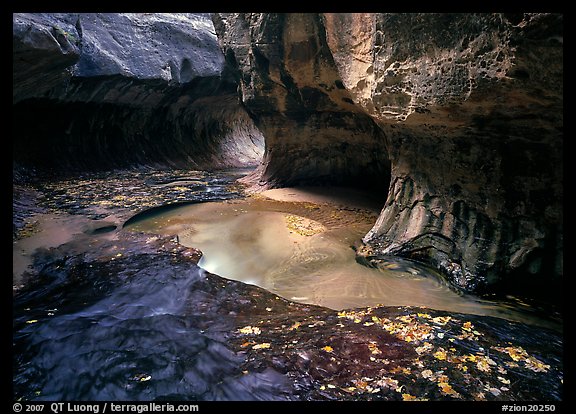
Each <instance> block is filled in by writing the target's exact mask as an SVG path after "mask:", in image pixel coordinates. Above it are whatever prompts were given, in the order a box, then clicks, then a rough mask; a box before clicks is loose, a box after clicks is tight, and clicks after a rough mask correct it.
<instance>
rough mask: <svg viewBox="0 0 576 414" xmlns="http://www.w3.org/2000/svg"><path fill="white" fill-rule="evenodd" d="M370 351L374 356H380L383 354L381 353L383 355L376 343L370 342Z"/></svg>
mask: <svg viewBox="0 0 576 414" xmlns="http://www.w3.org/2000/svg"><path fill="white" fill-rule="evenodd" d="M368 349H369V350H370V352H372V354H374V355H378V354H381V353H382V351H380V349H378V346H377V345H376V343H374V342H370V343H369V344H368Z"/></svg>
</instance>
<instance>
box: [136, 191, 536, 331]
mask: <svg viewBox="0 0 576 414" xmlns="http://www.w3.org/2000/svg"><path fill="white" fill-rule="evenodd" d="M285 207H286V211H285V212H282V211H270V210H278V208H277V207H275V208H270V209H269V208H268V207H267V204H266V203H265V202H258V203H250V202H239V201H235V202H221V203H202V204H194V205H188V206H182V207H179V208H177V209H173V210H170V211H168V212H164V213H158V214H155V215H153V216H150V217H148V218H145V219H142V220H136V221H135V222H133V223H131V224H130V225H128V226H127V228H128V229H130V230H134V231H144V232H152V233H161V234H173V235H178V237H179V242H180V243H182V244H184V245H186V246H189V247H196V248H199V249H200V250H201V251H202V252H203V253H204V256H203V258H202V259H201V261H200V263H199V265H200V266H201V267H202V268H204V269H206V270H208V271H210V272H212V273H216V274H218V275H220V276H223V277H226V278H230V279H234V280H240V281H243V282H245V283H251V284H254V285H257V286H260V287H263V288H265V289H267V290H269V291H271V292H274V293H276V294H278V295H280V296H282V297H284V298H287V299H290V300H294V301H297V302H301V303H308V304H315V305H321V306H326V307H329V308H332V309H346V308H352V307H364V306H373V305H377V304H383V305H391V306H394V305H398V306H400V305H404V306H425V307H430V308H434V309H439V310H448V311H452V312H462V313H471V314H478V315H487V316H497V317H503V318H506V319H510V320H516V321H522V322H527V323H543V322H542V321H540V320H539V319H538V318H537V317H535V316H534V315H532V314H531V313H530V312H523V311H521V310H520V309H514V308H513V307H511V306H510V305H509V304H505V303H498V302H492V301H487V300H482V299H480V298H477V297H473V296H470V295H460V294H458V293H456V292H454V291H453V290H451V289H450V288H448V286H447V285H446V284H445V283H443V282H442V279H441V277H440V276H439V275H438V274H437V273H436V272H434V271H433V270H432V269H430V268H427V267H424V266H421V265H419V264H418V263H415V262H411V261H406V260H401V259H397V260H394V261H391V262H390V263H389V265H388V268H387V269H373V268H368V267H366V266H363V265H360V264H358V263H357V262H356V261H355V252H354V250H353V249H352V247H351V246H352V245H353V243H354V242H357V241H358V240H360V239H361V238H362V236H363V235H364V234H366V232H367V231H368V230H369V228H370V224H367V223H351V224H350V225H346V226H344V227H340V228H332V229H331V228H327V227H326V226H323V225H322V224H321V223H318V222H314V221H312V220H309V219H306V218H305V217H298V219H299V220H300V223H301V224H302V226H303V228H304V230H305V231H303V232H298V231H297V229H294V228H291V226H290V223H291V222H293V221H294V217H295V216H294V215H293V214H292V213H291V212H290V203H286V206H285ZM335 227H338V226H335ZM309 229H312V231H306V230H309ZM303 233H304V234H303Z"/></svg>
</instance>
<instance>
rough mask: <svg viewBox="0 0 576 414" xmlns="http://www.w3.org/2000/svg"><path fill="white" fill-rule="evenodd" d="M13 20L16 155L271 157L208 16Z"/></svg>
mask: <svg viewBox="0 0 576 414" xmlns="http://www.w3.org/2000/svg"><path fill="white" fill-rule="evenodd" d="M13 21H14V29H13V36H14V44H15V64H14V89H13V90H14V102H15V105H14V116H13V125H14V129H15V131H17V132H18V133H17V136H16V137H15V139H14V158H15V160H16V161H17V162H19V163H22V164H24V165H33V166H36V167H44V168H46V167H48V168H55V169H67V168H68V169H70V168H76V169H105V168H110V167H115V166H127V165H134V164H148V165H156V164H164V165H172V166H181V167H186V168H188V167H190V166H194V167H197V166H214V167H241V166H247V165H254V164H255V163H257V162H258V161H259V160H260V158H261V156H262V151H263V141H262V136H261V134H260V132H259V131H258V130H257V129H256V128H255V127H254V125H253V122H252V120H251V119H250V118H249V117H248V116H247V115H246V113H245V111H244V109H243V108H242V107H241V106H240V105H239V103H238V99H237V96H236V94H235V91H236V85H235V84H234V83H233V82H230V81H229V79H228V75H227V74H226V73H225V71H224V56H223V55H222V52H221V50H220V49H219V47H218V43H217V40H216V35H215V33H214V29H213V26H212V23H211V21H210V17H209V15H208V14H189V13H180V14H174V13H80V14H59V15H36V14H14V17H13ZM71 22H73V25H71V24H72V23H71ZM16 45H18V48H16ZM47 53H50V55H49V56H48V57H46V58H44V55H46V54H47ZM46 79H48V80H46ZM38 85H41V86H40V87H38Z"/></svg>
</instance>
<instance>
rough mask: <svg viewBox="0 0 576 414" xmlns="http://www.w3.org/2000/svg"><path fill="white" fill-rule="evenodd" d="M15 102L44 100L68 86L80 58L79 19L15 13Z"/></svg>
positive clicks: (66, 15)
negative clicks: (51, 93) (35, 97)
mask: <svg viewBox="0 0 576 414" xmlns="http://www.w3.org/2000/svg"><path fill="white" fill-rule="evenodd" d="M12 34H13V42H12V70H13V75H12V81H13V89H12V99H13V102H18V101H21V100H23V99H26V98H29V97H32V96H42V95H43V94H44V93H46V92H47V91H49V90H50V89H51V88H53V87H55V86H58V85H60V84H62V83H64V82H66V81H67V80H68V79H69V78H70V76H71V72H70V71H69V70H67V69H69V68H70V67H71V66H72V65H74V64H75V63H76V62H77V61H78V59H79V57H80V46H81V45H80V44H79V40H80V35H79V33H78V17H77V16H74V15H71V14H53V13H52V14H51V13H38V14H34V13H16V14H14V15H13V18H12Z"/></svg>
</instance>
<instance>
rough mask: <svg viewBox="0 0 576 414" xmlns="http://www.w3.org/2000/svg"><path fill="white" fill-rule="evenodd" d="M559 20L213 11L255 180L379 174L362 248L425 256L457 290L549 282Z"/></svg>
mask: <svg viewBox="0 0 576 414" xmlns="http://www.w3.org/2000/svg"><path fill="white" fill-rule="evenodd" d="M562 21H563V19H562V15H557V14H520V15H507V14H323V15H312V14H285V15H277V14H266V13H263V14H219V15H216V16H215V17H214V22H215V27H216V31H217V32H218V35H219V40H220V43H221V44H222V46H223V49H224V52H225V55H226V57H227V63H228V64H229V65H231V67H232V69H233V70H236V71H237V74H238V75H237V78H238V81H239V82H240V90H241V94H242V100H243V102H244V104H245V105H246V107H247V108H248V110H249V111H250V113H251V115H252V118H253V119H254V120H255V123H256V125H257V126H258V127H259V128H260V129H261V130H262V132H263V134H264V136H265V139H266V156H265V162H264V165H263V166H262V167H261V168H260V170H259V171H258V174H259V175H258V176H257V177H255V179H254V180H253V182H257V181H258V180H260V184H261V185H263V186H278V185H284V184H286V183H298V182H305V181H315V180H320V179H321V178H323V177H325V174H326V173H327V172H329V173H330V174H332V175H335V177H333V180H334V181H336V182H338V181H339V180H341V179H342V176H347V177H355V180H356V181H357V182H358V181H362V179H363V178H366V177H370V178H371V181H373V182H379V183H380V188H382V191H386V190H385V188H388V183H389V182H390V185H389V188H388V200H387V201H386V203H385V205H384V208H383V210H382V213H381V216H380V218H379V219H378V221H377V222H376V224H375V226H374V228H373V229H372V230H371V231H370V232H369V233H368V234H367V235H366V237H365V238H364V242H365V243H366V244H367V247H366V249H364V250H362V249H360V251H361V252H362V251H364V253H363V254H364V255H366V256H367V257H369V258H371V259H373V260H378V258H379V257H382V256H384V255H387V254H396V255H402V256H406V257H410V258H415V259H421V260H424V261H426V262H430V263H433V264H435V265H436V266H437V267H438V268H439V269H441V270H442V271H443V272H444V273H445V274H446V275H447V276H448V278H449V280H450V281H451V282H452V284H453V285H454V286H455V287H457V288H459V289H462V290H464V291H475V292H481V291H484V290H486V289H495V288H497V287H498V286H500V287H501V288H502V289H504V290H514V289H518V288H520V290H522V289H524V290H531V291H532V292H531V293H532V294H543V293H545V291H548V292H552V291H553V290H554V288H556V287H558V286H559V283H560V277H561V274H562V234H563V232H562V184H561V183H562V137H563V131H562V126H563V118H562V113H563V112H562V109H563V91H562V87H563V68H562V62H563V46H562V36H563V34H562V24H563V23H562ZM342 119H354V120H355V122H354V123H351V122H342ZM359 125H370V127H369V128H366V127H365V128H361V127H360V128H359V127H358V126H359ZM376 125H377V127H376ZM351 130H352V131H355V133H351V132H350V131H351ZM358 131H362V133H358ZM337 137H339V138H337ZM360 160H362V161H360ZM327 164H328V165H330V166H331V167H332V168H329V167H327ZM388 165H390V170H391V171H389V170H388V167H387V166H388ZM336 166H337V167H336ZM293 167H297V170H296V171H297V172H295V169H294V168H293ZM389 174H390V175H391V179H390V180H389ZM361 254H362V253H361Z"/></svg>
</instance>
